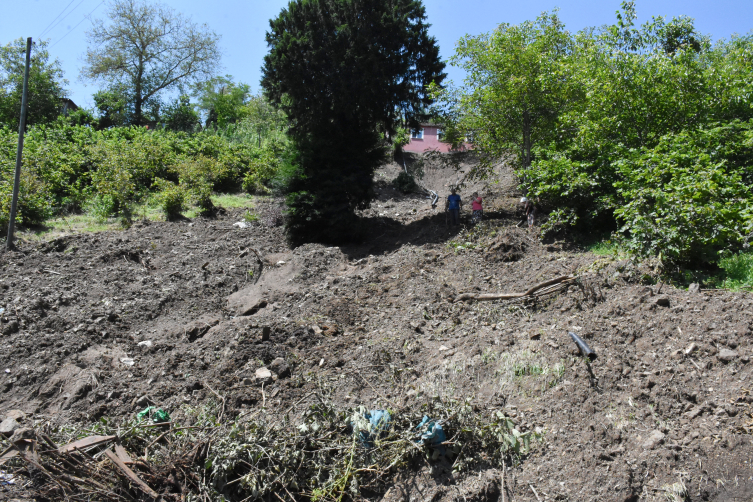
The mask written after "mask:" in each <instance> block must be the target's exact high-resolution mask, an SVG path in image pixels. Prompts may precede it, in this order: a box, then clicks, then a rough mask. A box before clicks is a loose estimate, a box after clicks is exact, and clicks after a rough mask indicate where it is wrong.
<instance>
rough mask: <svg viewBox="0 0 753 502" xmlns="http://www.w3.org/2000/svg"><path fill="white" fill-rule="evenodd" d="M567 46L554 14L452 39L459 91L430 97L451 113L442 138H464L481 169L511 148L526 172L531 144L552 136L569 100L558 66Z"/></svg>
mask: <svg viewBox="0 0 753 502" xmlns="http://www.w3.org/2000/svg"><path fill="white" fill-rule="evenodd" d="M572 46H573V39H572V36H571V35H570V33H569V32H567V31H566V30H565V27H564V25H563V24H562V22H561V21H560V19H559V18H558V17H557V14H556V12H555V13H553V14H547V13H544V14H542V15H541V16H539V18H538V19H536V21H534V22H530V21H526V22H524V23H521V24H520V25H515V26H513V25H510V24H501V25H500V26H499V27H498V28H497V29H496V30H495V31H493V32H492V33H487V34H483V35H479V36H470V35H468V36H465V37H463V38H462V39H460V41H459V42H458V44H457V49H456V52H455V54H454V55H453V56H452V58H450V62H451V64H453V65H455V66H458V67H460V68H462V69H464V70H465V71H466V72H467V74H468V76H467V77H466V79H465V84H464V86H463V88H462V89H461V92H460V93H457V91H456V90H453V89H449V90H447V91H446V92H444V93H442V92H439V93H438V94H437V95H438V97H440V99H442V100H443V101H444V102H445V104H446V105H449V106H448V108H449V113H450V114H454V117H455V119H454V120H452V119H451V120H450V121H449V122H450V124H449V126H450V127H448V129H449V131H450V132H451V133H452V134H451V135H450V138H449V140H450V141H451V142H458V140H459V139H462V138H461V137H462V136H472V138H473V144H474V145H475V147H476V149H477V150H478V151H479V152H480V153H481V154H482V155H483V159H484V161H485V162H484V164H485V166H486V167H489V166H491V165H492V164H493V163H494V162H496V160H497V159H499V158H500V157H503V156H506V155H507V154H509V152H515V153H516V154H517V163H518V165H519V167H520V168H523V169H527V168H528V167H529V166H530V165H531V159H532V151H533V149H534V147H535V145H537V144H540V143H543V142H549V141H551V140H552V138H554V137H555V136H556V134H557V127H556V126H557V120H558V118H559V117H560V115H561V114H562V113H563V112H564V111H566V110H567V108H568V107H569V106H570V105H571V104H572V102H573V100H574V94H575V88H574V86H573V82H572V79H571V78H570V76H569V73H568V71H566V70H567V67H568V64H567V63H568V58H569V57H570V54H571V52H572ZM459 132H460V133H461V134H458V133H459ZM462 133H464V134H462Z"/></svg>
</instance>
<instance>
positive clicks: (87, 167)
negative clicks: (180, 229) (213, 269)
mask: <svg viewBox="0 0 753 502" xmlns="http://www.w3.org/2000/svg"><path fill="white" fill-rule="evenodd" d="M17 140H18V135H17V132H15V131H13V130H10V129H8V128H0V184H1V185H2V189H3V191H2V194H3V195H2V199H0V223H2V222H3V219H5V220H6V221H7V218H8V212H9V207H10V193H11V192H12V189H11V187H12V183H13V170H14V165H15V155H16V143H17ZM283 152H284V147H283V146H282V145H279V144H276V143H274V142H267V143H265V144H264V145H263V146H261V147H257V146H251V145H249V144H248V143H241V142H235V141H232V140H230V139H228V138H225V137H223V136H221V135H218V134H215V133H213V132H204V133H196V134H187V133H176V132H170V131H165V130H158V131H149V130H147V129H145V128H140V127H124V128H112V129H107V130H102V131H95V130H93V129H92V128H90V127H87V126H79V125H71V124H70V123H69V122H67V121H65V120H64V119H60V120H59V121H58V122H56V123H54V124H51V125H42V126H37V127H32V128H30V130H29V131H28V133H27V135H26V139H25V148H24V164H23V173H24V175H23V180H22V186H21V197H20V206H19V219H20V222H22V223H23V224H26V225H30V224H39V223H42V222H43V221H44V220H45V219H47V218H49V217H50V216H52V215H53V214H55V213H59V212H61V211H64V212H70V211H82V210H88V211H91V212H92V213H93V214H95V215H97V216H98V217H100V218H106V217H109V216H121V217H125V218H129V217H130V212H131V210H132V206H133V204H134V203H136V202H145V201H146V200H147V199H148V198H150V197H152V196H154V197H153V200H154V201H156V202H157V203H158V204H160V206H161V207H162V209H163V210H164V212H165V213H166V214H167V215H169V216H170V217H173V216H175V215H176V214H177V213H178V212H180V210H182V209H184V208H185V204H186V203H188V202H192V203H194V204H196V205H197V206H198V207H199V208H200V209H201V210H202V211H208V210H210V209H211V199H210V198H209V196H210V195H211V193H212V191H213V190H223V191H230V190H235V189H240V188H241V186H243V187H244V188H246V189H248V190H250V191H254V192H261V191H265V190H266V185H267V184H269V182H270V180H271V179H272V178H273V177H274V176H275V175H276V169H277V167H278V165H279V160H278V159H279V158H280V157H281V156H282V155H283ZM5 199H8V200H7V201H6V200H5Z"/></svg>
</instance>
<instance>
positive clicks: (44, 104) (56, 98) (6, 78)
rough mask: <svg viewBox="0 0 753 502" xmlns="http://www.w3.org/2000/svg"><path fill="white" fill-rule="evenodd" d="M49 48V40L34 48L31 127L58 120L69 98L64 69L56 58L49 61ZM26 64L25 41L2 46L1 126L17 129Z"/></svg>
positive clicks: (32, 49) (30, 69)
mask: <svg viewBox="0 0 753 502" xmlns="http://www.w3.org/2000/svg"><path fill="white" fill-rule="evenodd" d="M47 45H48V42H47V41H46V40H38V41H36V43H35V45H32V47H31V66H30V68H29V99H28V108H27V111H26V123H27V124H28V125H34V124H44V123H46V122H50V121H52V120H55V118H57V116H58V114H59V113H60V108H61V101H60V100H61V99H62V98H64V97H65V96H66V92H65V90H64V89H63V87H64V86H65V84H66V83H67V82H66V80H65V79H64V78H63V70H62V69H61V68H60V62H59V61H58V60H57V59H55V60H53V61H50V55H49V53H48V52H47ZM25 64H26V40H24V39H22V38H19V39H17V40H14V41H13V42H11V43H9V44H7V45H5V46H0V127H2V126H3V125H7V126H9V127H14V128H15V129H16V131H17V130H18V122H19V120H20V118H21V95H22V94H23V82H24V80H23V79H24V66H25Z"/></svg>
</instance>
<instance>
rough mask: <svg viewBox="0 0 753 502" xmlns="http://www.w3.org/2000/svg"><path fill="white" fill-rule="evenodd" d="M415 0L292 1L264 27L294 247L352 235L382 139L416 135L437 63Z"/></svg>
mask: <svg viewBox="0 0 753 502" xmlns="http://www.w3.org/2000/svg"><path fill="white" fill-rule="evenodd" d="M429 26H430V25H429V24H427V23H426V12H425V9H424V6H423V3H422V2H421V1H420V0H294V1H292V2H290V4H289V5H288V7H287V8H286V9H283V10H282V12H281V13H280V15H279V16H278V17H277V18H276V19H273V20H271V21H270V28H271V29H270V31H269V32H268V33H267V43H268V44H269V48H270V51H269V54H268V55H267V56H266V57H265V60H264V67H263V79H262V86H263V88H264V90H265V92H266V94H267V96H268V98H269V99H270V101H271V102H272V103H273V104H275V105H277V106H279V107H281V108H282V109H283V110H284V112H285V113H286V114H287V116H288V118H289V120H290V130H289V135H290V137H291V139H292V140H293V144H294V145H295V146H296V148H297V153H298V158H297V162H298V166H299V169H298V172H297V173H296V174H295V175H294V176H293V177H292V178H291V179H290V182H289V186H288V190H289V192H290V193H289V195H288V207H289V212H288V218H287V225H288V235H289V237H290V239H291V241H292V242H293V243H301V242H306V241H312V240H315V241H328V242H339V241H343V240H347V239H349V238H353V237H354V236H356V235H357V232H356V226H357V218H356V216H355V214H354V211H355V210H356V209H363V208H366V207H368V205H369V203H370V201H371V200H372V199H373V197H374V191H373V174H374V169H375V168H376V167H377V166H378V165H379V163H380V162H381V161H382V160H383V159H384V138H385V136H386V135H392V134H394V132H395V130H396V128H397V126H398V125H399V124H400V123H401V122H402V121H403V120H404V121H406V122H407V123H408V125H409V126H410V127H417V126H418V125H419V123H420V121H421V120H422V119H423V118H424V117H423V115H422V110H424V109H426V108H427V107H428V106H429V105H430V104H431V103H432V101H431V98H430V97H429V95H428V93H427V86H428V85H429V84H430V83H431V82H435V83H437V84H441V82H442V80H443V79H444V77H445V74H444V73H443V70H444V66H445V65H444V63H442V61H441V60H440V59H439V47H438V46H437V43H436V40H435V39H434V38H433V37H431V36H429V31H428V30H429Z"/></svg>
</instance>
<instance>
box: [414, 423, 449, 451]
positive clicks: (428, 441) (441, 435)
mask: <svg viewBox="0 0 753 502" xmlns="http://www.w3.org/2000/svg"><path fill="white" fill-rule="evenodd" d="M424 427H425V428H426V430H425V431H424V432H423V434H421V438H420V439H419V440H418V441H416V442H423V443H424V444H425V445H426V446H429V447H431V448H435V449H436V450H437V451H439V454H440V455H444V454H445V447H444V445H442V443H444V442H445V441H447V435H446V434H445V432H444V429H442V424H440V423H439V422H437V421H436V420H432V419H430V418H429V417H427V416H425V415H424V419H423V420H421V423H420V424H418V425H417V426H416V429H419V430H420V429H423V428H424Z"/></svg>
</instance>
